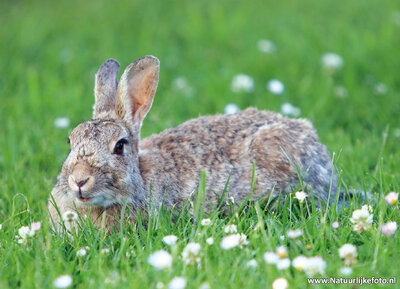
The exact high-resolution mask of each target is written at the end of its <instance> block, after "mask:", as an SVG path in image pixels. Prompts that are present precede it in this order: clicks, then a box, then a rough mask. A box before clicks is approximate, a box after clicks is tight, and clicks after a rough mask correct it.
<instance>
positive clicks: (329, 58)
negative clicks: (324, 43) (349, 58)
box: [321, 52, 344, 70]
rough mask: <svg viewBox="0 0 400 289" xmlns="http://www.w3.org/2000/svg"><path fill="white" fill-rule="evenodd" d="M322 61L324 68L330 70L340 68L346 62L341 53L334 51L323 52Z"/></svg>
mask: <svg viewBox="0 0 400 289" xmlns="http://www.w3.org/2000/svg"><path fill="white" fill-rule="evenodd" d="M321 62H322V66H323V67H324V68H326V69H330V70H334V69H340V68H342V67H343V64H344V61H343V58H342V57H341V56H340V55H338V54H336V53H332V52H328V53H325V54H323V55H322V57H321Z"/></svg>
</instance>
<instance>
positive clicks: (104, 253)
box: [100, 248, 110, 255]
mask: <svg viewBox="0 0 400 289" xmlns="http://www.w3.org/2000/svg"><path fill="white" fill-rule="evenodd" d="M100 253H101V254H103V255H107V254H109V253H110V249H108V248H103V249H101V251H100Z"/></svg>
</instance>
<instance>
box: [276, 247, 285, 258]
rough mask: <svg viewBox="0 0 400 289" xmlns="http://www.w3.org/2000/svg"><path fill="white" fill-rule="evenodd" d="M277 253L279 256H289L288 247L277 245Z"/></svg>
mask: <svg viewBox="0 0 400 289" xmlns="http://www.w3.org/2000/svg"><path fill="white" fill-rule="evenodd" d="M276 254H277V255H278V256H279V258H281V259H283V258H286V256H287V249H286V247H285V246H278V247H276Z"/></svg>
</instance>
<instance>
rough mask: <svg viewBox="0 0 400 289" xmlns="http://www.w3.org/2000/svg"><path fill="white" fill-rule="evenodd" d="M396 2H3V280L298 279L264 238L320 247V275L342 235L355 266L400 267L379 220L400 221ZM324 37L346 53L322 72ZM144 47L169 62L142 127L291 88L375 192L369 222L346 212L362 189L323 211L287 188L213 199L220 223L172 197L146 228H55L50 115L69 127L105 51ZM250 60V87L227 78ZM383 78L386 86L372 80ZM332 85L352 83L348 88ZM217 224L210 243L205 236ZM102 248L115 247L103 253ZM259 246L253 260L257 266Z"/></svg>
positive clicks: (286, 96)
mask: <svg viewBox="0 0 400 289" xmlns="http://www.w3.org/2000/svg"><path fill="white" fill-rule="evenodd" d="M399 10H400V4H399V2H398V1H395V0H392V1H389V0H382V1H377V0H365V1H357V0H348V1H317V0H307V1H295V0H288V1H263V0H254V1H181V0H177V1H158V2H156V1H76V0H71V1H56V2H54V1H2V2H1V3H0V25H1V27H2V28H1V29H0V39H1V43H2V45H1V46H0V56H1V61H0V176H1V179H0V193H1V195H0V223H1V224H3V227H2V229H1V230H0V244H1V248H0V288H52V287H53V285H52V284H53V281H54V279H55V278H56V277H57V276H59V275H62V274H70V275H72V277H73V288H96V289H100V288H114V287H115V288H155V287H156V284H157V282H163V283H164V284H167V283H168V282H169V281H170V280H171V279H172V278H173V277H175V276H183V277H185V278H186V280H187V282H188V284H187V288H198V287H199V286H200V284H202V283H203V282H208V283H209V284H210V286H211V288H270V286H271V283H272V281H273V280H274V279H276V278H278V277H281V276H283V277H285V278H287V280H288V281H289V284H290V288H308V287H310V286H309V285H307V277H306V275H305V274H304V273H303V272H297V271H295V270H294V269H293V268H291V269H289V270H281V271H279V270H277V269H276V268H275V266H271V265H267V264H265V262H264V261H263V259H262V256H263V253H264V252H266V251H271V250H275V248H276V246H278V245H285V246H287V247H288V251H289V256H290V258H294V257H295V256H297V255H298V254H303V255H307V256H315V255H320V256H322V258H323V259H324V260H325V261H326V262H327V268H326V274H325V276H329V277H330V276H339V275H338V270H339V269H340V268H341V267H342V261H341V260H340V258H339V256H338V248H339V247H340V246H341V245H343V244H344V243H352V244H354V245H356V246H357V250H358V257H357V260H358V263H357V264H356V265H354V266H353V274H352V275H351V276H365V277H367V276H375V277H378V278H379V277H394V276H399V267H398V266H397V265H396V264H397V261H398V257H399V252H400V241H399V240H400V239H399V238H398V236H399V233H398V232H397V233H396V234H395V235H392V236H391V237H386V236H384V235H382V234H380V233H379V232H380V231H379V228H380V225H381V223H383V222H388V221H390V220H391V221H396V222H397V223H399V221H400V213H399V207H398V205H395V206H388V205H386V203H384V201H383V199H382V197H383V196H384V195H386V194H387V193H388V192H390V191H399V190H400V188H399V187H400V181H399V177H400V173H399V171H400V170H399V169H400V150H399V149H398V147H399V146H398V143H399V141H400V136H399V135H400V132H399V129H400V119H399V111H400V81H399V76H398V68H399V67H400V57H399V51H398V50H399V47H400V37H399V35H400V34H399V32H400V27H399V26H398V25H396V21H397V23H398V22H399V20H398V18H399V16H398V13H397V14H395V11H399ZM396 15H397V20H396ZM261 38H266V39H270V40H272V41H273V42H274V43H275V44H276V45H277V51H276V52H275V53H273V54H264V53H262V52H260V51H259V50H258V49H257V41H258V40H259V39H261ZM326 52H335V53H337V54H339V55H340V56H342V57H343V59H344V66H343V68H342V69H340V70H338V71H336V72H335V73H333V74H328V73H326V72H325V71H324V70H323V68H322V67H321V63H320V58H321V55H322V54H323V53H326ZM146 54H152V55H155V56H157V57H158V58H159V59H160V61H161V65H162V66H161V75H160V84H159V88H158V92H157V94H156V99H155V101H154V104H153V108H152V110H151V112H150V113H149V115H148V117H147V118H146V120H145V122H144V126H143V136H147V135H150V134H151V133H157V132H160V131H161V130H163V129H165V128H167V127H171V126H175V125H178V124H179V123H181V122H183V121H185V120H187V119H189V118H193V117H197V116H198V115H204V114H215V113H220V112H223V109H224V107H225V105H226V104H227V103H230V102H232V103H236V104H238V105H239V106H240V108H242V109H244V108H246V107H247V106H256V107H258V108H260V109H268V110H273V111H279V109H280V106H281V104H282V103H284V102H290V103H292V104H293V105H295V106H298V107H300V108H301V111H302V115H301V116H302V117H306V118H309V119H311V120H312V121H313V123H314V125H315V127H316V129H317V130H318V133H319V135H320V138H321V140H322V142H323V143H325V144H326V145H327V147H328V148H329V150H330V152H332V153H333V152H335V155H336V156H337V157H338V159H337V161H336V165H337V167H338V170H339V172H340V173H341V176H342V180H343V183H344V184H345V185H346V186H347V187H349V188H356V189H364V190H367V191H370V192H375V193H376V194H375V195H376V196H377V198H378V201H377V204H376V205H374V209H373V214H374V223H373V226H372V228H371V229H370V230H369V231H366V232H362V233H360V234H359V233H356V232H354V231H352V227H351V224H350V223H349V218H350V217H351V214H352V211H353V210H354V209H355V208H359V207H360V206H361V205H360V204H355V203H354V204H352V206H351V207H350V208H348V209H344V210H342V211H341V212H340V213H336V212H335V210H328V212H327V215H326V218H325V217H324V213H325V211H313V212H311V214H308V213H307V212H306V210H305V208H303V209H302V210H300V208H299V207H298V205H297V203H296V202H294V200H293V199H291V201H290V200H289V199H288V200H287V201H288V202H287V203H286V204H285V205H284V206H281V207H279V208H278V209H277V211H276V212H275V213H271V212H270V213H268V212H266V213H264V212H263V211H262V210H261V209H260V210H258V207H257V205H256V204H252V205H251V206H250V208H249V209H248V210H245V211H243V212H242V213H241V214H240V215H239V216H235V215H234V214H231V215H229V216H221V215H220V214H218V213H217V212H214V213H212V214H211V215H210V216H208V217H210V218H211V219H212V221H213V224H212V225H211V226H210V227H202V226H201V225H200V224H196V222H195V221H194V220H193V219H191V218H190V217H189V215H188V214H187V213H186V212H167V211H165V210H162V209H161V212H160V213H159V214H158V215H156V216H154V217H153V218H152V222H151V224H149V226H148V227H145V226H143V225H142V224H140V223H139V224H137V227H136V228H133V229H134V230H131V231H127V232H124V233H121V234H115V235H112V236H104V234H103V233H102V232H99V231H94V230H92V229H90V227H85V228H86V229H85V230H83V231H82V232H80V233H79V234H78V235H77V236H76V237H75V238H74V239H68V238H59V237H58V236H56V235H53V234H51V233H50V230H49V223H48V222H47V209H46V205H47V198H48V195H49V192H50V190H51V188H52V186H53V185H54V183H55V180H56V176H57V174H58V172H59V169H60V166H61V164H62V162H63V160H64V158H65V157H66V155H67V153H68V144H67V143H66V138H67V136H68V133H69V129H64V130H62V129H61V130H60V129H56V128H54V126H53V121H54V119H55V118H57V117H59V116H67V117H69V118H70V119H71V121H72V125H71V128H72V127H73V126H75V125H77V124H78V123H79V122H81V121H84V120H87V119H89V118H90V117H91V107H92V104H93V103H92V102H93V83H94V80H93V77H94V73H95V72H96V70H97V68H98V67H99V65H100V64H101V63H102V62H103V61H104V60H106V59H107V58H116V59H118V60H119V61H120V63H121V66H126V65H128V64H129V63H130V62H132V61H133V60H135V59H137V58H139V57H141V56H143V55H146ZM239 73H246V74H248V75H250V76H251V77H253V78H254V82H255V88H254V92H252V93H232V91H231V90H230V84H231V80H232V78H233V76H235V75H236V74H239ZM177 77H185V78H186V80H187V82H188V83H189V85H190V87H191V88H192V90H191V93H190V94H189V97H188V93H187V91H186V92H185V91H181V90H178V89H176V88H175V87H174V86H173V85H172V83H173V81H174V79H176V78H177ZM272 78H277V79H279V80H281V81H282V82H283V83H284V84H285V92H284V93H283V94H282V95H280V96H276V95H273V94H271V93H269V92H268V91H267V90H266V89H265V84H266V82H267V81H268V80H270V79H272ZM378 83H384V84H385V85H386V86H387V88H388V91H387V92H386V93H384V94H376V93H375V92H374V87H375V85H376V84H378ZM337 86H343V87H345V88H346V89H347V91H348V96H347V97H344V98H339V97H337V96H336V95H335V87H337ZM206 181H207V177H206ZM249 191H250V188H249ZM175 214H180V216H181V217H180V218H176V216H175ZM302 216H304V218H302ZM206 217H207V216H206ZM173 218H175V219H176V221H175V222H174V223H173V222H172V219H173ZM335 220H338V221H339V223H340V227H339V229H336V230H335V229H333V228H332V227H331V223H332V222H333V221H335ZM35 221H42V223H43V225H42V228H41V229H40V231H38V232H37V233H36V235H35V236H34V237H33V238H32V239H31V240H29V242H28V243H27V244H26V246H25V245H21V244H18V243H16V241H15V235H16V234H18V229H19V228H20V227H21V226H26V225H29V224H30V223H32V222H35ZM228 223H234V224H236V225H237V226H238V231H239V232H240V233H244V234H246V235H247V237H248V240H249V244H248V245H247V246H244V247H243V248H242V249H239V248H235V249H233V250H229V251H225V250H222V249H221V247H220V245H219V243H220V240H221V238H222V237H223V236H224V235H225V233H224V232H223V227H224V226H225V225H226V224H228ZM132 226H133V225H132ZM289 228H301V229H303V230H304V232H305V233H304V235H303V236H302V237H301V238H300V239H299V240H300V241H299V242H297V241H293V240H289V239H288V238H285V239H284V240H281V239H280V238H279V237H280V236H281V235H285V232H286V231H287V230H288V229H289ZM168 234H175V235H177V236H178V237H179V241H178V243H177V246H176V247H175V248H169V247H168V246H166V245H164V244H163V243H162V242H161V239H162V237H164V236H165V235H168ZM210 236H213V237H214V239H215V243H214V245H211V246H209V245H207V244H206V243H205V239H206V238H207V237H210ZM190 241H191V242H199V243H200V244H201V253H202V256H201V267H197V266H196V265H185V264H184V262H183V261H182V260H181V258H180V257H179V256H180V254H181V252H182V249H183V248H184V247H185V246H186V244H187V243H188V242H190ZM85 246H90V251H89V254H88V255H87V256H86V257H83V258H78V257H77V256H76V252H77V251H78V250H79V249H80V248H82V247H85ZM103 247H107V248H110V249H111V253H110V254H109V255H102V254H100V249H101V248H103ZM159 249H166V250H167V251H169V252H170V253H171V254H172V255H173V265H172V267H171V268H170V269H167V270H162V271H157V270H155V269H154V268H152V267H151V266H150V265H149V264H148V262H147V259H148V257H149V255H150V254H151V253H152V252H155V251H157V250H159ZM131 250H132V251H133V256H131V257H129V258H127V257H126V256H125V255H126V252H127V251H129V252H130V251H131ZM253 258H254V259H256V260H257V261H258V264H259V265H258V267H257V268H255V269H253V268H247V267H246V263H247V261H249V260H250V259H253ZM106 280H109V281H110V282H111V283H109V282H108V283H107V282H106ZM397 286H398V285H397ZM370 287H373V286H370ZM385 287H386V288H394V287H390V286H389V285H387V286H385ZM335 288H352V287H351V286H350V285H341V286H340V285H337V286H335ZM366 288H369V287H366ZM379 288H382V287H379Z"/></svg>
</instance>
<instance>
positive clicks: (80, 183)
mask: <svg viewBox="0 0 400 289" xmlns="http://www.w3.org/2000/svg"><path fill="white" fill-rule="evenodd" d="M88 180H89V178H87V179H86V180H83V181H77V180H75V182H76V185H77V186H78V188H81V187H83V186H84V185H85V184H86V183H87V181H88Z"/></svg>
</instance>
